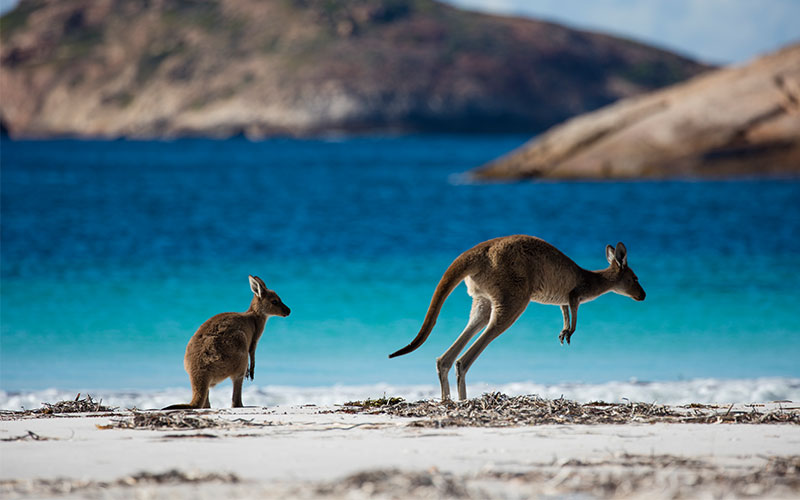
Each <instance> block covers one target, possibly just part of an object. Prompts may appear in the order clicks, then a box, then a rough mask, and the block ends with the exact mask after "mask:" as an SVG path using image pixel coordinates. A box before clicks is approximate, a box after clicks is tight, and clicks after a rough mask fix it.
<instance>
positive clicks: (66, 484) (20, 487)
mask: <svg viewBox="0 0 800 500" xmlns="http://www.w3.org/2000/svg"><path fill="white" fill-rule="evenodd" d="M208 482H216V483H239V482H240V479H239V477H238V476H236V475H235V474H218V473H204V474H192V473H187V472H183V471H179V470H177V469H173V470H169V471H166V472H162V473H151V472H140V473H138V474H134V475H132V476H126V477H122V478H119V479H117V480H115V481H84V480H78V479H33V480H21V479H9V480H0V493H4V494H8V493H11V492H14V493H19V494H36V495H37V496H38V495H64V494H70V493H74V492H78V491H85V490H94V489H96V490H106V489H108V488H112V487H135V486H144V485H171V484H172V485H174V484H191V483H208Z"/></svg>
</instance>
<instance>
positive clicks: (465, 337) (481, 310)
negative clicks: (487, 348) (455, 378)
mask: <svg viewBox="0 0 800 500" xmlns="http://www.w3.org/2000/svg"><path fill="white" fill-rule="evenodd" d="M491 313H492V303H491V302H490V301H489V299H487V298H485V297H475V298H473V299H472V309H471V310H470V312H469V322H468V323H467V326H466V328H464V331H463V332H461V334H460V335H459V336H458V338H457V339H456V341H455V342H453V345H451V346H450V348H448V349H447V351H445V352H444V354H442V355H441V356H439V357H438V358H437V359H436V371H437V372H438V373H439V384H440V385H441V386H442V401H444V400H447V399H450V382H449V381H448V380H447V374H448V373H449V372H450V367H452V366H453V362H454V361H455V360H456V357H457V356H458V353H460V352H461V351H462V350H463V349H464V346H466V345H467V344H468V343H469V341H470V340H472V338H473V337H474V336H475V334H476V333H478V332H479V331H481V330H482V329H483V327H485V326H486V325H487V324H488V323H489V316H490V315H491Z"/></svg>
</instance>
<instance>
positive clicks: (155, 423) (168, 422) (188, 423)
mask: <svg viewBox="0 0 800 500" xmlns="http://www.w3.org/2000/svg"><path fill="white" fill-rule="evenodd" d="M267 425H270V424H269V423H265V424H257V423H254V422H251V421H249V420H245V419H241V418H239V419H236V420H228V419H224V418H212V417H207V416H204V415H197V414H194V413H193V412H184V411H176V412H168V413H161V412H141V411H134V412H133V413H132V415H131V416H126V417H121V418H116V419H112V420H111V423H110V424H108V425H98V426H97V428H98V429H104V430H105V429H148V430H157V429H181V430H196V429H234V428H239V427H264V426H267Z"/></svg>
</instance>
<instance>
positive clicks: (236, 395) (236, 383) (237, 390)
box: [231, 376, 244, 408]
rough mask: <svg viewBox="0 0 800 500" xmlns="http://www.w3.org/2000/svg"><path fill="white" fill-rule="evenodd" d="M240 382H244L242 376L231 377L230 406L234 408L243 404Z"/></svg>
mask: <svg viewBox="0 0 800 500" xmlns="http://www.w3.org/2000/svg"><path fill="white" fill-rule="evenodd" d="M242 382H244V377H243V376H242V377H238V378H235V379H233V401H232V405H231V406H233V407H234V408H241V407H243V406H244V405H243V404H242Z"/></svg>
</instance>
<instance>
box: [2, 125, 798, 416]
mask: <svg viewBox="0 0 800 500" xmlns="http://www.w3.org/2000/svg"><path fill="white" fill-rule="evenodd" d="M523 140H524V138H522V137H518V136H489V137H483V136H466V137H462V136H445V137H435V136H434V137H430V136H416V137H381V138H353V139H342V140H289V139H282V140H270V141H264V142H248V141H246V140H243V139H237V140H230V141H206V140H186V141H175V142H129V141H116V142H92V141H42V142H8V141H5V140H4V141H3V143H2V151H1V153H0V154H1V155H2V170H0V174H1V175H2V183H1V185H0V189H2V212H1V216H2V218H1V219H0V223H1V227H2V232H1V234H0V236H2V246H0V252H1V255H0V257H1V259H0V278H2V284H1V286H2V289H1V294H2V295H1V299H0V306H1V308H0V315H1V316H0V320H1V322H2V329H1V330H0V334H1V335H2V336H1V337H0V341H1V344H0V361H1V363H0V389H2V390H3V391H6V392H7V393H18V392H22V393H25V392H26V391H41V390H44V389H48V388H53V389H55V390H57V391H66V392H69V391H83V392H85V391H87V390H101V391H107V392H112V393H113V392H115V391H116V392H120V391H134V392H140V391H145V392H146V391H159V390H166V389H170V388H180V389H182V390H185V391H186V392H187V393H188V379H187V377H186V374H185V373H184V371H183V366H182V358H183V350H184V348H185V345H186V342H187V341H188V339H189V337H190V336H191V335H192V333H193V332H194V330H195V329H196V328H197V326H199V324H200V323H202V322H203V321H204V320H205V319H207V318H208V317H209V316H211V315H213V314H216V313H218V312H223V311H229V310H234V311H241V310H244V309H246V308H247V304H248V303H249V300H250V297H251V294H250V292H249V287H248V284H247V274H256V275H259V276H261V277H262V278H263V279H264V280H265V282H266V283H267V285H268V286H269V287H271V288H273V289H275V290H276V291H277V292H278V293H279V294H280V296H281V297H282V299H283V300H284V302H285V303H286V304H287V305H289V306H290V307H291V308H292V315H291V316H290V317H289V318H285V319H284V318H273V319H271V320H270V321H269V323H268V324H267V328H266V332H265V334H264V337H263V338H262V340H261V342H260V343H259V348H258V352H257V355H256V359H257V368H256V380H255V382H248V383H247V386H249V387H250V390H259V389H258V388H264V387H267V386H288V387H295V388H298V389H297V391H298V392H300V391H301V389H299V388H302V387H305V388H308V387H330V386H333V385H335V384H339V385H340V386H342V387H347V386H354V387H356V386H368V387H379V386H377V385H375V384H387V386H388V387H408V386H415V385H419V384H422V385H425V386H426V387H433V385H434V384H436V376H435V370H434V359H435V358H436V356H438V355H439V354H441V352H443V351H444V350H445V349H446V348H447V347H448V346H449V345H450V343H451V342H452V341H453V340H454V338H455V336H456V335H457V333H458V332H459V331H460V330H461V328H463V326H464V324H465V323H466V319H467V314H468V310H469V299H468V297H467V295H466V293H465V289H464V287H463V285H462V286H461V287H459V288H458V289H456V291H455V292H454V293H453V295H452V296H451V298H450V299H449V300H448V302H447V303H446V305H445V307H444V309H443V310H442V314H441V316H440V319H439V322H438V323H437V326H436V329H435V330H434V331H433V334H432V335H431V337H430V338H429V340H428V341H427V342H426V344H425V345H423V346H422V347H421V348H420V349H418V350H417V351H415V352H414V353H412V354H409V355H407V356H403V357H400V358H396V359H392V360H389V359H387V355H388V353H390V352H393V351H394V350H396V349H398V348H400V347H402V346H404V345H405V344H407V343H408V342H409V341H410V340H411V339H412V338H413V337H414V335H415V334H416V332H417V329H418V328H419V325H420V324H421V322H422V318H423V317H424V314H425V311H426V308H427V306H428V302H429V300H430V296H431V294H432V292H433V289H434V287H435V285H436V283H437V281H438V280H439V278H440V277H441V274H442V272H443V271H444V269H445V268H446V267H447V265H448V264H449V263H450V262H451V261H452V259H453V258H455V257H456V256H457V255H458V254H459V253H460V252H461V251H463V250H465V249H467V248H469V247H471V246H472V245H474V244H476V243H478V242H480V241H483V240H486V239H488V238H492V237H495V236H500V235H505V234H513V233H526V234H533V235H537V236H540V237H542V238H544V239H546V240H548V241H550V242H551V243H553V244H554V245H556V246H557V247H559V248H560V249H561V250H562V251H564V252H565V253H566V254H567V255H569V256H570V257H572V258H573V259H574V260H575V261H576V262H577V263H578V264H580V265H582V266H584V267H587V268H590V269H597V268H601V267H604V266H605V264H606V263H605V258H604V247H605V245H606V244H609V243H610V244H614V243H616V242H617V241H623V242H625V244H626V245H627V247H628V251H629V262H630V265H631V266H632V268H633V269H634V270H635V271H636V273H637V274H638V275H639V277H640V280H641V283H642V285H643V286H644V288H645V289H646V290H647V293H648V296H647V300H646V301H645V302H643V303H636V302H634V301H632V300H630V299H627V298H625V297H621V296H615V295H611V294H609V295H607V296H604V297H601V298H599V299H598V300H596V301H594V302H592V303H590V304H586V305H584V306H582V307H581V309H580V315H579V320H578V329H577V332H576V334H575V335H574V336H573V342H572V345H571V346H560V345H559V344H558V340H557V337H558V333H559V331H560V328H561V313H560V311H559V309H558V308H557V307H553V306H543V305H538V304H532V305H531V306H530V307H529V308H528V310H527V311H526V312H525V314H523V316H522V317H521V319H520V320H519V321H518V322H517V323H516V324H515V325H514V326H513V327H512V328H511V329H509V331H507V332H506V333H505V334H504V335H502V336H501V337H500V338H498V339H497V340H496V341H495V342H493V343H492V345H490V346H489V348H487V350H486V351H485V352H484V354H483V355H482V356H481V357H480V358H479V359H478V361H477V362H476V363H475V365H474V366H473V368H472V369H471V371H470V374H469V377H468V380H469V384H470V385H472V384H473V383H474V384H476V387H477V384H478V383H486V384H488V385H487V386H486V387H488V388H489V389H491V388H492V387H500V386H503V387H508V384H512V383H518V382H530V383H532V384H550V385H558V384H565V383H584V384H595V385H596V384H601V385H602V384H606V383H609V382H615V381H617V382H618V381H628V380H631V379H636V380H640V381H663V382H674V381H684V380H694V379H713V380H717V381H719V380H725V379H736V380H742V379H750V380H755V379H758V378H762V377H772V378H775V377H778V378H780V379H783V381H784V382H785V383H786V384H785V385H786V386H787V387H790V386H792V383H794V382H796V379H797V378H800V363H798V361H797V360H798V359H800V319H798V316H797V314H796V313H795V312H794V311H795V307H796V304H797V303H798V302H799V301H800V300H799V299H800V289H799V288H798V287H797V284H796V281H797V276H798V275H800V273H798V271H800V237H798V235H800V204H798V200H800V181H797V180H771V181H736V182H724V181H722V182H688V181H674V182H586V183H557V182H540V183H519V184H469V183H463V182H461V181H462V179H463V178H462V177H460V176H459V175H458V174H459V173H461V172H464V171H465V170H468V169H469V168H472V167H474V166H476V165H479V164H481V163H482V162H484V161H487V160H489V159H491V158H493V157H496V156H497V155H499V154H502V153H503V152H505V151H508V150H509V149H511V148H513V147H515V146H517V145H519V144H521V143H522V142H523ZM451 378H452V375H451ZM793 380H794V382H793ZM531 387H533V386H531ZM687 390H688V389H687ZM228 391H229V386H226V387H225V388H221V389H219V392H220V394H221V395H222V396H224V398H223V399H224V400H226V401H227V399H228V397H229V396H228V393H229V392H228ZM777 397H780V394H778V396H777Z"/></svg>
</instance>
